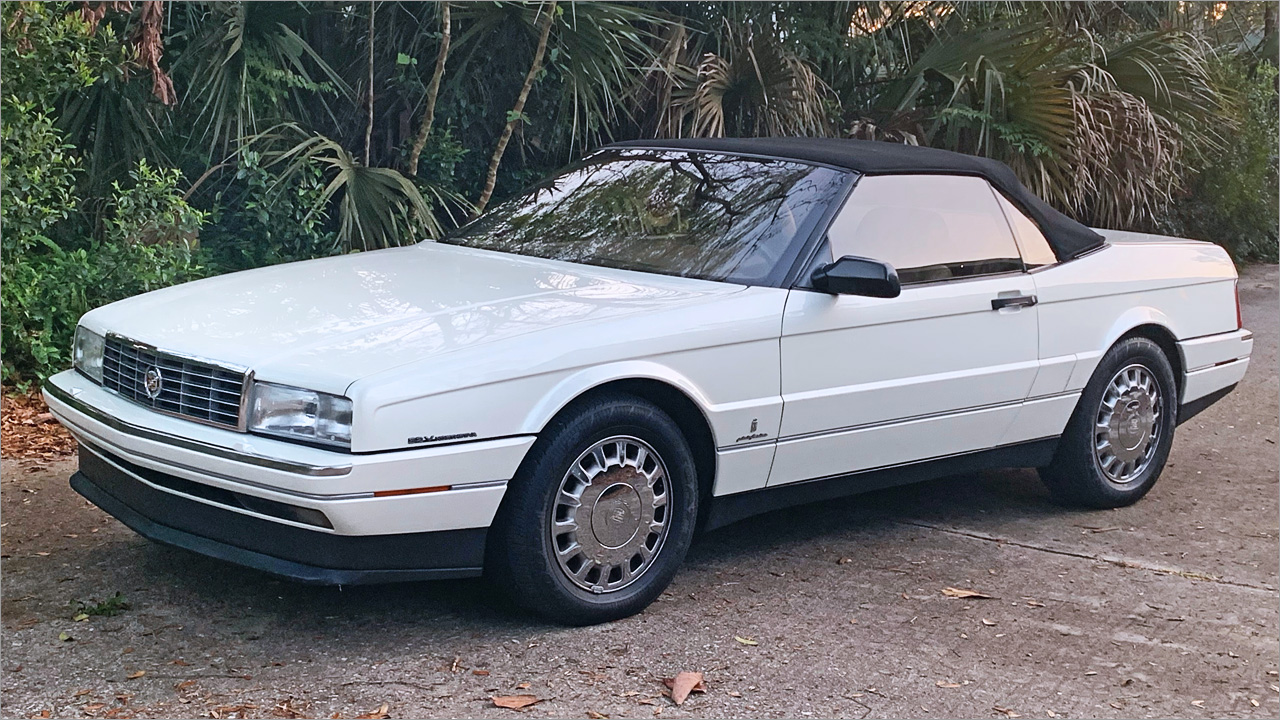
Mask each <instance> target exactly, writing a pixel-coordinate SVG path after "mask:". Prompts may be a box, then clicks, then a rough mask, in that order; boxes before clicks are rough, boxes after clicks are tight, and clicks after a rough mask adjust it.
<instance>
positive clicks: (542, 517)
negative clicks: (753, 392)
mask: <svg viewBox="0 0 1280 720" xmlns="http://www.w3.org/2000/svg"><path fill="white" fill-rule="evenodd" d="M548 429H549V430H550V431H551V432H550V434H549V437H547V438H546V440H547V442H546V443H545V445H543V446H542V447H540V448H539V447H535V449H534V450H531V456H533V457H532V462H529V463H526V464H524V465H522V467H521V468H520V471H519V472H517V476H516V478H514V479H513V480H512V485H511V487H509V488H508V499H510V500H511V501H512V502H511V503H508V502H507V500H504V502H503V506H504V507H503V508H502V510H500V511H499V513H498V516H497V517H496V518H495V523H501V527H500V528H498V529H499V532H498V533H497V536H498V537H497V538H495V539H497V540H498V542H499V543H500V544H501V545H503V546H505V547H495V548H494V550H495V551H496V552H497V553H499V554H501V555H503V556H506V557H505V558H504V560H505V562H504V561H500V562H498V563H497V564H498V565H502V566H506V567H505V572H504V573H503V574H504V575H509V576H510V580H511V581H512V582H511V587H510V588H509V589H510V590H513V591H515V592H516V593H518V594H517V595H516V598H515V599H516V600H517V601H518V602H520V603H521V604H523V605H526V606H527V607H530V608H532V609H534V610H535V611H538V612H541V613H542V614H544V615H548V616H550V617H552V618H554V619H556V620H559V621H561V622H565V623H570V624H590V623H596V622H603V621H606V620H612V619H616V618H619V617H625V616H627V615H631V614H634V613H636V612H639V611H640V610H642V609H644V608H645V607H646V606H647V605H649V604H650V603H651V602H653V601H654V600H655V599H657V597H658V595H660V594H661V593H662V591H663V590H664V589H665V588H666V586H667V585H668V584H669V583H670V582H671V579H672V578H673V577H674V576H675V574H676V572H677V571H678V569H679V567H680V565H681V563H682V562H683V561H684V557H685V554H686V553H687V551H688V548H689V545H690V543H691V541H692V538H693V531H694V528H695V525H696V521H697V512H698V476H697V468H696V466H695V464H694V461H693V454H692V452H691V451H690V450H689V446H688V443H687V442H686V440H685V439H684V437H683V435H682V434H681V433H680V430H679V427H678V426H677V425H676V424H675V422H674V421H672V420H671V419H670V417H668V416H667V415H666V414H665V413H663V412H662V411H661V410H659V409H658V408H657V407H655V406H653V405H651V404H649V403H647V402H645V401H643V400H641V399H639V398H632V397H628V396H618V397H612V398H608V399H605V400H603V401H601V402H596V403H593V404H591V405H590V406H589V407H587V408H584V410H583V411H582V412H580V413H578V414H577V415H576V416H574V417H571V418H569V419H568V420H566V421H565V422H563V423H558V424H557V426H556V427H551V428H548ZM615 435H629V436H632V437H635V438H639V439H641V440H643V441H644V442H646V443H648V444H649V445H650V446H652V447H653V449H654V450H655V451H656V452H657V453H658V455H659V456H660V457H661V459H662V462H663V465H664V466H665V467H666V471H667V479H668V483H667V484H668V488H669V490H668V491H669V492H670V493H671V499H670V501H669V502H668V508H669V515H668V517H669V523H670V524H669V526H668V530H667V535H666V537H665V538H664V539H663V542H662V545H661V547H660V548H659V550H658V555H657V557H656V558H655V560H654V562H653V564H652V565H651V566H650V567H649V568H648V569H647V570H646V571H645V572H644V574H643V575H641V576H640V577H639V578H638V579H637V580H636V581H635V582H633V583H632V584H630V585H628V586H627V587H625V588H622V589H619V590H616V591H613V592H609V593H601V594H598V595H597V594H594V593H592V592H590V591H588V590H585V589H583V588H580V587H578V586H577V585H575V584H573V582H571V581H570V580H569V578H568V577H566V576H565V574H564V571H563V570H562V569H561V567H560V564H559V563H558V562H557V560H556V555H555V549H554V547H553V545H552V539H551V533H550V531H549V522H550V518H551V514H552V512H553V509H554V501H555V497H556V494H557V493H558V491H559V488H560V482H561V480H562V479H563V478H564V474H565V473H566V472H567V471H568V469H569V466H570V464H571V463H573V462H575V461H576V460H577V459H578V458H579V456H580V455H581V454H582V453H583V452H584V451H585V450H586V449H587V448H589V447H591V446H592V445H594V444H595V443H597V442H599V441H601V440H604V439H606V438H609V437H613V436H615Z"/></svg>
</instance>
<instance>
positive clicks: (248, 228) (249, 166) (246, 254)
mask: <svg viewBox="0 0 1280 720" xmlns="http://www.w3.org/2000/svg"><path fill="white" fill-rule="evenodd" d="M324 188H325V181H324V175H323V170H322V169H321V167H320V166H318V165H316V164H309V165H307V166H306V167H304V168H303V169H301V170H300V171H299V172H298V173H295V174H294V175H292V176H290V177H287V178H283V179H282V178H278V177H277V176H276V175H275V174H273V173H271V172H270V171H268V170H267V169H266V168H264V167H263V166H262V156H261V154H260V153H258V152H257V151H255V150H245V151H243V152H241V153H240V154H239V156H238V165H237V167H236V174H235V178H234V185H233V191H229V192H225V193H223V194H221V195H220V196H219V197H218V198H217V200H216V202H215V208H216V209H215V211H214V214H213V216H212V220H211V222H210V224H209V226H208V227H206V228H205V231H204V239H205V242H204V247H205V249H206V250H207V251H208V253H209V258H210V262H211V263H213V264H214V265H215V266H217V267H218V268H219V269H220V270H222V271H230V270H242V269H246V268H253V267H261V266H263V265H274V264H276V263H281V262H290V261H293V260H307V259H310V258H316V257H324V256H326V255H332V254H334V253H335V252H337V251H338V249H339V243H338V235H337V233H336V232H335V231H334V229H333V227H332V223H330V222H329V217H328V215H327V214H325V213H323V212H316V213H313V212H311V208H312V207H314V206H315V205H316V203H317V201H318V200H319V198H320V197H321V196H322V195H323V194H324Z"/></svg>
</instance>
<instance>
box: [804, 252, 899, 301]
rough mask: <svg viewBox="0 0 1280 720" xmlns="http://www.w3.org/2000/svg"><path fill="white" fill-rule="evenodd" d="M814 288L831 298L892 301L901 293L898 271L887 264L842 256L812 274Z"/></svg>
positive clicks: (868, 259)
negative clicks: (842, 296) (846, 296)
mask: <svg viewBox="0 0 1280 720" xmlns="http://www.w3.org/2000/svg"><path fill="white" fill-rule="evenodd" d="M813 287H814V288H816V289H817V290H819V291H821V292H825V293H831V294H833V295H863V296H866V297H877V298H894V297H898V295H899V294H901V293H902V285H901V284H900V283H899V282H898V271H897V270H894V269H893V266H892V265H890V264H889V263H887V262H881V261H879V260H872V259H870V258H863V257H855V256H853V255H845V256H844V257H842V258H840V259H839V260H837V261H835V262H833V263H828V264H827V265H823V266H822V267H820V268H818V269H817V270H814V271H813Z"/></svg>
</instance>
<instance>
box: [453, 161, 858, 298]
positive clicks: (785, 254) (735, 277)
mask: <svg viewBox="0 0 1280 720" xmlns="http://www.w3.org/2000/svg"><path fill="white" fill-rule="evenodd" d="M847 177H848V174H847V173H845V172H842V171H838V170H833V169H830V168H825V167H818V166H814V165H807V164H804V163H799V162H792V161H787V160H775V159H768V158H749V157H740V156H733V155H720V154H712V153H695V152H685V151H678V150H649V149H642V148H636V149H631V148H628V149H619V150H606V151H603V152H600V153H597V154H595V155H593V156H591V157H589V158H587V159H586V160H584V161H583V162H581V163H579V164H578V165H576V166H574V167H571V168H570V169H568V170H567V171H565V172H563V173H562V174H560V175H558V176H556V177H555V178H552V179H551V180H549V181H547V182H545V183H543V184H541V185H539V186H538V187H536V188H534V189H533V190H531V191H529V192H528V193H525V194H524V195H521V196H519V197H516V198H514V199H512V200H509V201H507V202H505V203H503V204H502V205H499V206H498V207H496V208H494V209H493V210H491V211H489V212H487V213H485V214H484V215H482V216H480V217H479V218H477V219H476V220H475V221H474V222H472V223H470V224H468V225H465V226H463V227H462V228H460V229H459V230H458V231H456V232H455V233H454V234H452V235H451V236H449V237H446V238H445V239H443V240H442V241H441V242H445V243H449V244H453V245H465V246H468V247H475V248H482V249H485V250H497V251H500V252H507V253H515V254H518V255H531V256H534V257H540V258H548V259H552V260H564V261H568V262H575V263H583V264H587V265H599V266H603V267H609V268H619V269H624V270H640V271H644V272H653V273H661V274H663V275H677V276H680V277H689V278H700V279H705V280H719V281H724V282H732V283H740V284H744V285H760V284H769V283H770V281H773V280H777V279H779V275H780V274H782V273H785V272H786V269H787V268H789V267H790V265H791V263H792V261H794V259H795V256H796V254H798V252H799V246H800V245H801V244H802V241H803V240H804V239H805V238H807V237H808V236H809V235H810V234H811V233H812V232H813V228H814V225H816V224H817V223H818V221H819V219H820V218H821V216H822V214H823V212H822V211H823V209H825V208H826V207H827V206H828V204H829V203H830V202H831V201H832V199H833V198H834V197H835V196H836V195H837V194H838V193H839V191H840V189H841V188H842V187H843V186H844V181H845V180H846V178H847Z"/></svg>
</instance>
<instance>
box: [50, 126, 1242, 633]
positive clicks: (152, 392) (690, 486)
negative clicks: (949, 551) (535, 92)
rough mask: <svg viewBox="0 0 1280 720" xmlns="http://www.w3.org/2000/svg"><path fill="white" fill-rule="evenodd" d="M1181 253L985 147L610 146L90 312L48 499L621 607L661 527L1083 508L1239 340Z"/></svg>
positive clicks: (1228, 360)
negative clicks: (996, 474)
mask: <svg viewBox="0 0 1280 720" xmlns="http://www.w3.org/2000/svg"><path fill="white" fill-rule="evenodd" d="M1251 346H1252V336H1251V334H1250V333H1249V332H1248V331H1246V330H1244V329H1243V328H1242V327H1241V322H1240V315H1239V309H1238V302H1237V298H1236V273H1235V268H1234V267H1233V265H1232V263H1231V260H1230V259H1229V258H1228V256H1227V254H1226V253H1225V252H1224V251H1223V250H1222V249H1221V248H1219V247H1217V246H1216V245H1212V244H1210V243H1206V242H1196V241H1191V240H1181V239H1176V238H1168V237H1156V236H1151V235H1141V234H1135V233H1127V232H1111V231H1094V230H1091V229H1089V228H1087V227H1085V226H1083V225H1080V224H1079V223H1077V222H1075V221H1073V220H1070V219H1069V218H1067V217H1065V216H1063V215H1061V214H1060V213H1058V212H1056V211H1054V210H1053V209H1051V208H1050V207H1048V206H1047V205H1046V204H1045V203H1043V202H1042V201H1040V200H1039V199H1038V198H1036V197H1035V196H1033V195H1032V194H1031V193H1030V192H1028V191H1027V190H1026V189H1025V188H1024V187H1022V186H1021V185H1020V184H1019V183H1018V182H1017V180H1016V179H1015V178H1014V176H1013V174H1012V172H1011V171H1010V170H1009V169H1008V168H1007V167H1005V166H1004V165H1001V164H999V163H996V162H992V161H989V160H984V159H979V158H974V157H969V156H964V155H957V154H954V153H948V152H944V151H939V150H932V149H927V148H917V147H907V146H900V145H890V144H885V143H871V142H858V141H847V140H815V139H789V140H781V139H742V140H729V139H726V140H678V141H648V142H630V143H621V144H616V145H611V146H608V147H605V148H604V149H602V150H600V151H598V152H596V153H594V154H592V155H591V156H589V157H587V158H586V159H584V160H582V161H580V162H578V163H577V164H576V165H573V166H572V167H570V168H568V169H567V170H565V171H564V172H563V173H561V174H560V175H558V176H556V177H554V178H552V179H550V180H548V181H546V182H545V183H543V184H541V185H539V186H538V187H536V188H534V189H532V190H531V191H529V192H528V193H527V194H524V195H522V196H520V197H517V198H516V199H514V200H511V201H509V202H507V203H505V204H503V205H501V206H499V207H497V208H496V209H494V210H492V211H490V212H488V213H486V214H485V215H483V216H481V217H480V218H479V219H477V220H475V221H474V222H472V223H470V224H469V225H466V226H464V227H463V228H461V229H460V230H458V231H457V232H455V233H454V234H453V235H451V236H449V237H447V238H445V239H443V240H441V241H438V242H424V243H421V244H418V245H414V246H410V247H403V248H397V249H391V250H384V251H379V252H367V253H359V254H354V255H346V256H342V257H333V258H327V259H323V260H315V261H310V262H302V263H295V264H290V265H281V266H276V267H269V268H263V269H259V270H252V271H248V272H241V273H236V274H233V275H226V276H222V277H216V278H210V279H207V280H201V281H198V282H193V283H189V284H186V285H181V286H178V287H173V288H169V289H166V290H161V291H158V292H153V293H149V294H146V295H143V296H140V297H135V298H131V299H129V300H124V301H122V302H118V303H115V304H112V305H108V306H106V307H102V308H99V309H97V310H94V311H92V312H90V313H88V314H86V315H85V316H84V318H83V319H82V320H81V321H80V326H79V329H78V331H77V335H76V341H75V369H74V370H70V371H67V372H64V373H61V374H59V375H56V376H54V377H53V378H51V379H50V380H49V382H48V383H47V385H46V386H45V397H46V399H47V401H48V403H49V406H50V408H51V409H52V410H53V413H54V414H55V415H56V416H57V417H58V419H59V420H61V421H62V422H63V423H64V424H65V425H66V426H67V427H68V428H70V430H71V432H72V433H74V434H75V436H76V437H77V438H78V439H79V440H80V443H81V445H80V469H79V472H77V473H76V474H75V475H74V476H72V478H71V484H72V486H73V487H74V488H75V489H76V490H77V491H78V492H80V493H81V494H82V495H84V496H85V497H86V498H88V499H89V500H91V501H93V502H94V503H96V504H97V505H98V506H100V507H101V508H103V509H104V510H106V511H107V512H109V513H111V514H112V515H114V516H116V517H117V518H119V519H120V520H121V521H122V522H124V523H125V524H126V525H128V526H129V527H131V528H133V529H134V530H136V531H137V532H138V533H140V534H142V535H144V536H146V537H148V538H151V539H154V540H157V541H160V542H163V543H168V544H170V545H176V546H178V547H182V548H187V549H190V550H193V551H195V552H199V553H203V554H205V555H210V556H213V557H216V558H221V559H223V560H228V561H231V562H235V563H239V564H242V565H247V566H249V567H253V568H258V569H260V570H264V571H268V572H271V573H276V574H279V575H284V576H288V577H291V578H296V579H298V580H303V581H309V582H316V583H330V584H347V583H367V582H383V581H392V580H418V579H424V578H447V577H461V576H470V575H480V574H481V573H484V574H486V575H488V576H490V577H492V578H494V579H495V580H496V581H497V582H498V584H499V585H500V586H501V587H503V588H505V589H507V590H508V591H510V592H511V594H512V595H513V596H514V597H515V598H516V599H517V600H518V601H519V602H521V603H524V604H525V605H527V606H529V607H530V608H533V609H535V610H537V611H539V612H541V613H543V614H545V615H547V616H549V617H551V618H554V619H556V620H559V621H562V622H567V623H584V624H585V623H594V622H600V621H604V620H609V619H613V618H618V617H622V616H626V615H628V614H632V613H635V612H638V611H639V610H641V609H643V608H644V607H645V606H646V605H648V604H649V603H650V602H652V601H653V600H654V598H656V597H657V596H658V594H659V593H660V592H662V590H663V588H664V587H666V585H667V584H668V583H669V582H670V581H671V579H672V577H673V575H674V574H675V572H676V570H677V568H678V567H679V565H680V563H681V561H682V560H683V559H684V557H685V553H686V550H687V549H688V547H689V544H690V541H691V539H692V537H693V533H694V530H695V528H699V527H702V528H707V527H717V526H721V525H724V524H726V523H729V522H733V521H736V520H739V519H742V518H745V517H748V516H751V515H753V514H757V513H761V512H765V511H769V510H773V509H775V508H780V507H784V506H789V505H796V504H800V503H807V502H812V501H816V500H824V499H829V498H833V497H836V496H841V495H847V494H851V493H857V492H863V491H867V490H872V489H876V488H883V487H886V486H889V485H894V484H899V483H906V482H913V481H917V480H923V479H928V478H932V477H937V476H941V475H947V474H954V473H960V472H968V471H973V470H975V469H979V468H987V467H1030V468H1038V469H1039V472H1040V475H1041V477H1043V479H1044V481H1045V483H1046V484H1047V485H1048V487H1049V489H1050V490H1051V491H1052V493H1053V494H1054V496H1056V497H1057V498H1059V499H1060V500H1063V501H1066V502H1069V503H1074V504H1077V505H1083V506H1088V507H1101V508H1106V507H1116V506H1120V505H1125V504H1128V503H1132V502H1134V501H1136V500H1137V499H1139V498H1140V497H1142V496H1143V495H1144V494H1145V493H1146V492H1147V491H1148V490H1150V489H1151V486H1152V485H1153V484H1154V483H1155V481H1156V479H1157V478H1158V477H1159V475H1160V472H1161V469H1162V468H1163V467H1164V464H1165V460H1166V458H1167V457H1168V455H1169V449H1170V446H1171V444H1172V443H1173V436H1174V429H1175V427H1176V426H1177V425H1178V424H1179V423H1180V422H1182V421H1184V420H1186V419H1187V418H1188V417H1190V416H1192V415H1193V414H1195V413H1196V412H1199V411H1200V410H1201V409H1203V408H1204V407H1206V406H1208V405H1209V404H1210V403H1213V402H1214V401H1216V400H1218V399H1219V398H1221V397H1222V396H1223V395H1225V394H1226V393H1228V392H1229V391H1230V390H1231V389H1232V388H1233V387H1234V386H1235V385H1236V383H1238V382H1239V381H1240V378H1241V377H1242V376H1243V375H1244V372H1245V368H1246V366H1247V365H1248V362H1249V352H1250V349H1251Z"/></svg>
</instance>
